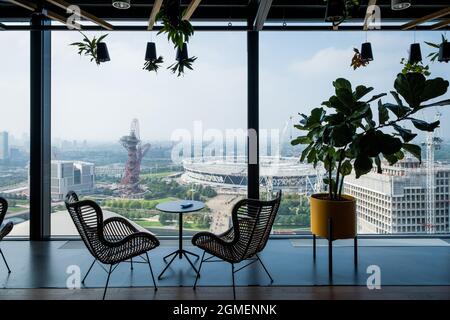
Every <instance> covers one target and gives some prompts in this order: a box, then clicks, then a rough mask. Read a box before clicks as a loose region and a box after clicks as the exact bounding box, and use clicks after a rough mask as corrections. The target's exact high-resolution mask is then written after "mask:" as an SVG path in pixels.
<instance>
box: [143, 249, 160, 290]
mask: <svg viewBox="0 0 450 320" xmlns="http://www.w3.org/2000/svg"><path fill="white" fill-rule="evenodd" d="M145 255H146V256H147V262H148V267H149V268H150V273H151V274H152V280H153V286H154V287H155V291H158V287H157V286H156V281H155V275H154V274H153V269H152V264H151V262H150V258H149V257H148V253H147V252H146V253H145Z"/></svg>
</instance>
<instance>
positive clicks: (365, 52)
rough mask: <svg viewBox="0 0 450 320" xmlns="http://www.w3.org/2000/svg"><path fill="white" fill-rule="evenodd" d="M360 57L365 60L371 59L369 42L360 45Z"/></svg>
mask: <svg viewBox="0 0 450 320" xmlns="http://www.w3.org/2000/svg"><path fill="white" fill-rule="evenodd" d="M361 59H362V60H364V61H366V62H370V61H373V53H372V44H371V43H370V42H365V43H363V44H362V45H361Z"/></svg>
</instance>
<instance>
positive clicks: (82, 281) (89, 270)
mask: <svg viewBox="0 0 450 320" xmlns="http://www.w3.org/2000/svg"><path fill="white" fill-rule="evenodd" d="M96 261H97V259H94V261H92V264H91V266H90V267H89V269H88V272H87V273H86V275H85V276H84V278H83V280H81V283H82V284H84V280H86V278H87V276H88V274H89V272H91V269H92V267H93V266H94V263H95V262H96Z"/></svg>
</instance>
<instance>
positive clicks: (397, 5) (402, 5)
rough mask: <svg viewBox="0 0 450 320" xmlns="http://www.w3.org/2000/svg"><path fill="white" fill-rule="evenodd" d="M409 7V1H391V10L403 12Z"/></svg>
mask: <svg viewBox="0 0 450 320" xmlns="http://www.w3.org/2000/svg"><path fill="white" fill-rule="evenodd" d="M409 7H411V0H391V9H392V10H405V9H408V8H409Z"/></svg>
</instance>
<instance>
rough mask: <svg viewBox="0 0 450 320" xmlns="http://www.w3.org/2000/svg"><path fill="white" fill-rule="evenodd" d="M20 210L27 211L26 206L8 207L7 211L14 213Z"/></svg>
mask: <svg viewBox="0 0 450 320" xmlns="http://www.w3.org/2000/svg"><path fill="white" fill-rule="evenodd" d="M20 211H28V208H24V207H8V213H16V212H20Z"/></svg>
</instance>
